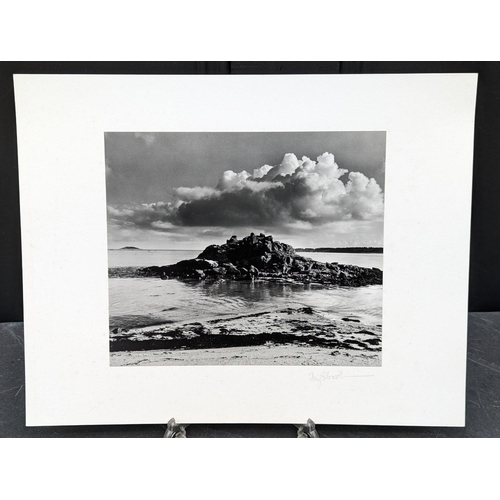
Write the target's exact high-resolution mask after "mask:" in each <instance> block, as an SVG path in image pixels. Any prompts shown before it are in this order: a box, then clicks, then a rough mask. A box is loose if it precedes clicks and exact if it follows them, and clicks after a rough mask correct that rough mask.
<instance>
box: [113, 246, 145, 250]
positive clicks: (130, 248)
mask: <svg viewBox="0 0 500 500" xmlns="http://www.w3.org/2000/svg"><path fill="white" fill-rule="evenodd" d="M114 250H141V249H140V248H137V247H122V248H115V249H114Z"/></svg>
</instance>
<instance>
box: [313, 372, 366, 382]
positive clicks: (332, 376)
mask: <svg viewBox="0 0 500 500" xmlns="http://www.w3.org/2000/svg"><path fill="white" fill-rule="evenodd" d="M373 376H374V375H373V374H366V375H346V374H345V373H344V372H343V371H342V370H339V371H337V372H330V371H323V372H321V373H319V374H318V373H313V372H310V373H309V382H316V383H317V384H319V385H321V384H322V383H323V382H327V381H329V380H340V379H342V378H353V377H373Z"/></svg>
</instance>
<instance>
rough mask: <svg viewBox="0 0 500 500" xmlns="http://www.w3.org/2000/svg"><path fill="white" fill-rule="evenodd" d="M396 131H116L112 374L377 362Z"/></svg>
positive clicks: (111, 164) (111, 190)
mask: <svg viewBox="0 0 500 500" xmlns="http://www.w3.org/2000/svg"><path fill="white" fill-rule="evenodd" d="M385 153H386V133H385V132H383V131H377V132H362V131H357V132H255V133H251V132H206V133H203V132H163V133H162V132H136V133H134V132H107V133H105V157H106V158H105V160H106V191H107V214H108V215H107V216H108V274H109V334H110V364H111V366H152V365H154V366H169V365H325V366H372V367H373V366H381V363H382V345H383V342H382V340H383V339H382V327H383V325H382V281H383V229H384V223H383V221H384V180H385Z"/></svg>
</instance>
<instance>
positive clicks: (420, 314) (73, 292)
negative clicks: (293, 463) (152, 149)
mask: <svg viewBox="0 0 500 500" xmlns="http://www.w3.org/2000/svg"><path fill="white" fill-rule="evenodd" d="M476 83H477V75H475V74H454V75H450V74H437V75H423V74H420V75H321V76H320V75H313V76H312V75H294V76H234V75H231V76H194V75H190V76H107V75H99V76H97V75H92V76H83V75H76V76H75V75H15V94H16V113H17V127H18V144H19V170H20V189H21V192H20V195H21V223H22V244H23V247H22V248H23V282H24V323H25V349H26V351H25V352H26V390H27V425H77V424H78V425H80V424H117V423H121V424H126V423H165V422H166V421H167V420H169V418H170V417H172V416H174V417H175V418H176V420H177V421H179V422H189V423H196V422H200V423H201V422H205V423H214V422H224V423H238V422H246V423H297V422H304V421H306V420H307V418H312V419H313V420H314V421H315V422H316V423H317V424H322V423H324V424H326V423H330V424H380V425H432V426H434V425H436V426H439V425H443V426H444V425H446V426H461V425H464V418H465V362H466V329H467V299H468V266H469V228H470V202H471V180H472V153H473V130H474V109H475V93H476ZM342 130H344V131H355V130H360V131H368V130H383V131H387V161H386V186H385V195H386V205H385V219H384V285H383V300H384V307H383V349H382V357H383V361H382V367H381V368H361V367H358V368H355V367H342V368H338V369H337V368H335V367H311V366H306V367H276V366H274V367H260V366H259V367H252V366H216V367H189V366H180V367H179V366H176V367H123V368H118V367H110V366H109V359H108V356H109V338H108V278H107V239H106V238H107V237H106V207H105V165H104V132H105V131H114V132H116V131H130V132H136V131H141V132H145V131H158V132H160V131H161V132H168V131H183V132H188V131H223V132H227V131H342ZM333 153H334V154H335V151H333ZM311 374H314V375H315V376H316V377H320V378H324V379H325V380H324V382H322V383H318V382H314V381H311ZM358 375H364V376H363V377H359V376H358ZM328 377H330V378H328Z"/></svg>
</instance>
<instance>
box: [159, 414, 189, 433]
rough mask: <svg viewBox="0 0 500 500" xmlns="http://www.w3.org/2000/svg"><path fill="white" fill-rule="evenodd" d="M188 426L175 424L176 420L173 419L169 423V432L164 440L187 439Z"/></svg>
mask: <svg viewBox="0 0 500 500" xmlns="http://www.w3.org/2000/svg"><path fill="white" fill-rule="evenodd" d="M186 427H187V425H181V424H176V423H175V418H171V419H170V420H169V421H168V423H167V430H166V432H165V435H164V436H163V437H164V438H185V437H187V436H186Z"/></svg>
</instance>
